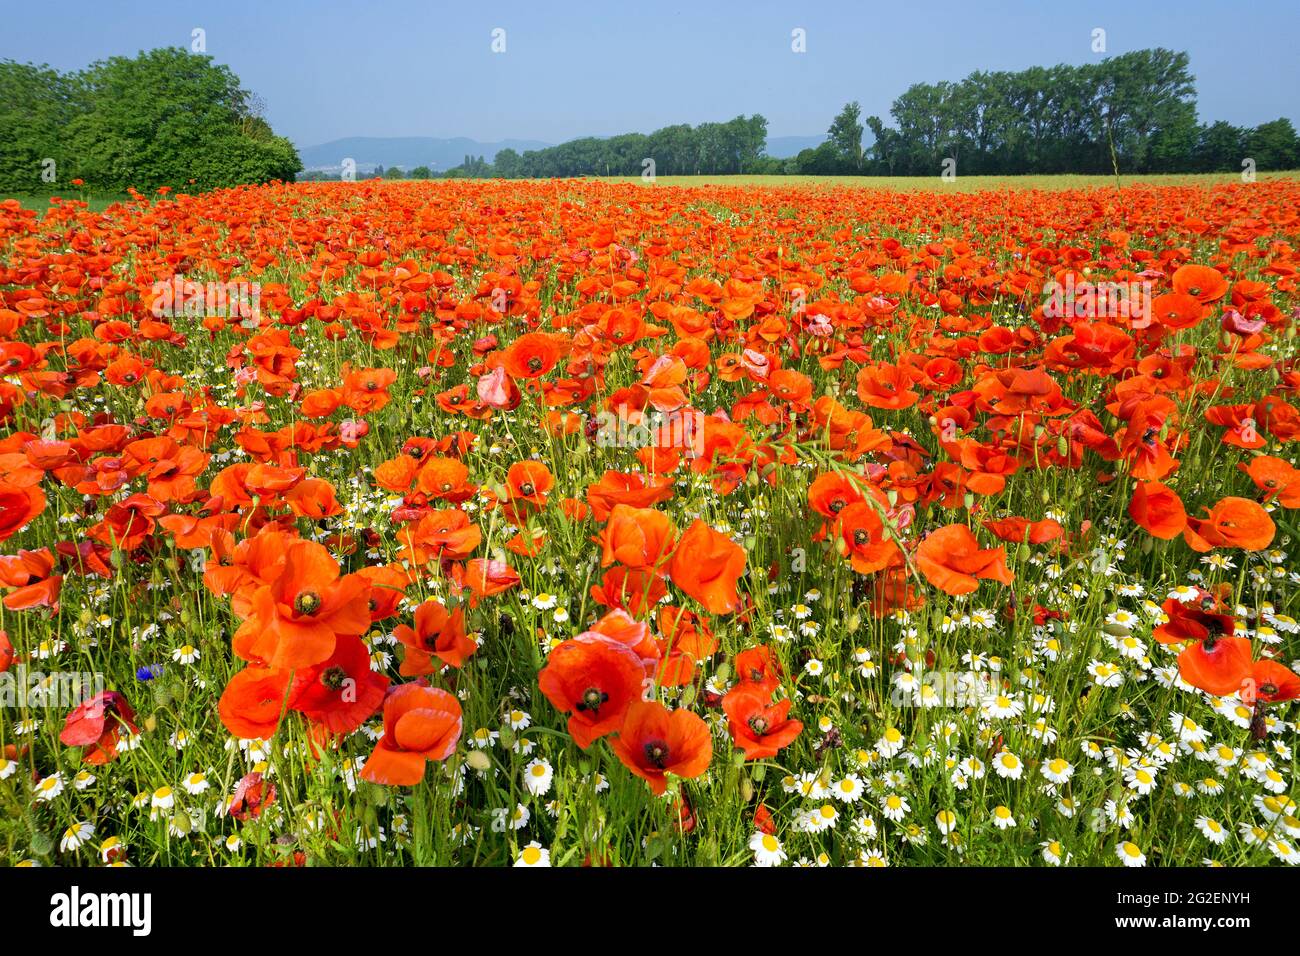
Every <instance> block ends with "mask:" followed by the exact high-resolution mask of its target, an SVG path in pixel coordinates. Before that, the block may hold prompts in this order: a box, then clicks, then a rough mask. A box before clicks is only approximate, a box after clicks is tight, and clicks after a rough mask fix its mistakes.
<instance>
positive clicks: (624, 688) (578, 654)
mask: <svg viewBox="0 0 1300 956" xmlns="http://www.w3.org/2000/svg"><path fill="white" fill-rule="evenodd" d="M644 680H645V668H644V666H643V665H642V663H641V658H640V657H639V656H638V655H637V654H636V653H635V652H634V651H633V650H632V649H631V648H630V647H628V646H627V645H626V644H623V643H621V642H620V641H617V640H615V639H613V638H610V637H606V636H605V635H603V634H596V633H594V632H588V633H585V634H579V635H578V636H577V637H575V638H573V639H571V640H568V641H564V642H563V643H562V644H560V645H559V646H558V647H556V648H555V649H554V650H553V651H551V653H550V655H549V656H548V657H547V658H546V666H545V667H543V668H542V669H541V671H540V672H539V673H538V675H537V684H538V686H539V687H540V688H541V690H542V693H543V694H544V695H545V696H546V699H547V700H549V701H550V702H551V706H553V707H554V708H555V709H556V710H558V711H560V712H561V713H565V714H569V715H570V716H569V735H570V736H571V737H573V741H574V743H576V744H577V745H578V746H579V747H581V748H582V749H583V750H586V749H587V748H588V747H590V746H591V743H592V741H594V740H596V739H597V738H600V737H603V736H605V735H606V734H609V733H613V732H614V731H615V730H617V729H618V728H619V727H620V726H621V725H622V723H623V716H624V714H626V713H627V709H628V707H629V706H630V705H631V704H632V702H633V701H634V700H639V699H640V697H641V688H642V684H643V682H644Z"/></svg>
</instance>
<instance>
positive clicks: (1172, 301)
mask: <svg viewBox="0 0 1300 956" xmlns="http://www.w3.org/2000/svg"><path fill="white" fill-rule="evenodd" d="M1204 314H1205V307H1204V306H1203V305H1202V304H1201V302H1200V300H1199V299H1197V298H1196V297H1195V296H1190V295H1185V294H1183V293H1181V292H1166V293H1165V294H1164V295H1158V296H1156V297H1155V298H1154V299H1152V300H1151V317H1152V318H1153V319H1155V321H1157V322H1159V323H1160V324H1161V325H1163V326H1164V327H1165V328H1167V329H1173V330H1174V331H1178V330H1180V329H1190V328H1191V327H1192V326H1194V325H1196V324H1197V323H1198V322H1200V321H1201V319H1202V318H1203V317H1204Z"/></svg>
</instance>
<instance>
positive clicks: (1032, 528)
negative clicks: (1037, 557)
mask: <svg viewBox="0 0 1300 956" xmlns="http://www.w3.org/2000/svg"><path fill="white" fill-rule="evenodd" d="M984 527H986V528H988V529H989V530H990V531H992V532H993V534H994V535H996V536H997V537H998V538H1000V539H1001V540H1003V541H1007V542H1010V543H1012V544H1024V543H1028V544H1047V543H1048V542H1049V541H1055V540H1056V539H1057V538H1059V537H1060V536H1061V535H1063V534H1064V533H1065V529H1064V528H1062V527H1061V523H1060V522H1059V521H1053V520H1052V519H1051V518H1043V519H1042V520H1041V521H1030V520H1029V519H1028V518H1018V517H1013V518H1000V519H997V520H992V519H990V520H986V521H985V522H984Z"/></svg>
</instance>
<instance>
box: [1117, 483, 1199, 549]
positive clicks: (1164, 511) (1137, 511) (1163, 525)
mask: <svg viewBox="0 0 1300 956" xmlns="http://www.w3.org/2000/svg"><path fill="white" fill-rule="evenodd" d="M1128 515H1129V517H1130V518H1132V519H1133V520H1134V521H1135V522H1136V523H1137V524H1138V525H1139V526H1140V527H1141V528H1143V529H1144V530H1145V531H1146V532H1147V533H1148V534H1151V535H1154V536H1155V537H1157V538H1163V539H1164V540H1166V541H1167V540H1169V539H1170V538H1176V537H1178V535H1179V534H1181V533H1182V531H1183V529H1184V528H1185V527H1187V511H1186V509H1184V508H1183V500H1182V499H1181V498H1179V497H1178V493H1177V492H1175V491H1174V490H1173V489H1172V488H1170V487H1168V486H1167V485H1164V484H1161V483H1160V482H1158V481H1139V482H1138V483H1137V486H1136V487H1135V488H1134V489H1133V497H1132V498H1131V499H1130V500H1129V503H1128Z"/></svg>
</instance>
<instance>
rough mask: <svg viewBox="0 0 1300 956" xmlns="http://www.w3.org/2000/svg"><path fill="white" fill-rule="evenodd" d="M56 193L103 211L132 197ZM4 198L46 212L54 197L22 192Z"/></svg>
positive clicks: (63, 197)
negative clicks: (82, 201) (15, 200)
mask: <svg viewBox="0 0 1300 956" xmlns="http://www.w3.org/2000/svg"><path fill="white" fill-rule="evenodd" d="M55 195H57V196H58V197H59V198H60V199H63V200H65V201H66V200H71V199H82V200H84V201H85V202H86V203H88V204H89V205H90V209H91V212H103V211H104V210H105V209H107V208H108V207H109V206H111V205H113V203H115V202H126V201H127V200H129V199H130V198H131V197H130V196H127V195H125V194H120V195H118V194H115V195H108V196H85V197H83V196H76V195H71V194H66V195H64V194H57V193H56V194H55ZM2 198H4V199H11V198H12V199H17V200H18V201H19V202H20V203H22V206H23V208H24V209H35V210H36V211H37V212H44V211H45V210H46V209H49V208H50V199H51V198H52V197H50V196H47V195H33V194H31V193H20V194H18V195H16V196H4V197H2Z"/></svg>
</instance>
